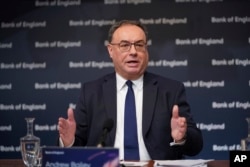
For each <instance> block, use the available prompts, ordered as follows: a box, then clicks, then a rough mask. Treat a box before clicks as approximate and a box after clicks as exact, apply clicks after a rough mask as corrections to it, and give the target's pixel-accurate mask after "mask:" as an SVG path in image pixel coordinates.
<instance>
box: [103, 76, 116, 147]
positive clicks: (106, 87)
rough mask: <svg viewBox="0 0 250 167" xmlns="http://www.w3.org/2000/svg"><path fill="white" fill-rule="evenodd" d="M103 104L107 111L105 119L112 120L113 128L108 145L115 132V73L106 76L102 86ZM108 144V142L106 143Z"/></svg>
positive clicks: (112, 139) (112, 141)
mask: <svg viewBox="0 0 250 167" xmlns="http://www.w3.org/2000/svg"><path fill="white" fill-rule="evenodd" d="M102 90H103V96H104V104H105V107H106V111H107V118H111V119H113V120H114V127H113V129H112V130H111V131H110V133H109V134H110V137H111V138H110V139H111V141H110V143H111V144H113V143H114V140H115V132H116V109H117V107H116V77H115V73H113V74H111V75H108V76H107V77H106V78H105V80H104V83H103V85H102ZM108 143H109V142H108Z"/></svg>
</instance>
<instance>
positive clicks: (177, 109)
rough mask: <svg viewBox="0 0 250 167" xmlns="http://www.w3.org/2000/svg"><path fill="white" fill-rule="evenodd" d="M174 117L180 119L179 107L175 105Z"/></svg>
mask: <svg viewBox="0 0 250 167" xmlns="http://www.w3.org/2000/svg"><path fill="white" fill-rule="evenodd" d="M172 117H173V118H178V117H179V107H178V106H177V105H174V107H173V110H172Z"/></svg>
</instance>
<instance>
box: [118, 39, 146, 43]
mask: <svg viewBox="0 0 250 167" xmlns="http://www.w3.org/2000/svg"><path fill="white" fill-rule="evenodd" d="M120 42H128V43H131V42H129V41H127V40H121V41H120ZM138 42H144V40H142V39H141V40H138V41H135V42H133V43H138Z"/></svg>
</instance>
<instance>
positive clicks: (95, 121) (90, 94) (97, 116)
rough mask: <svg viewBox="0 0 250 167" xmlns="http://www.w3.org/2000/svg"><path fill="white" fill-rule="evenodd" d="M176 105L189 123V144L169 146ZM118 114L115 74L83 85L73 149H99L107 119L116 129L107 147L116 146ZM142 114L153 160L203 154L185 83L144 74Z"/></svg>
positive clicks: (109, 138) (110, 134) (78, 105)
mask: <svg viewBox="0 0 250 167" xmlns="http://www.w3.org/2000/svg"><path fill="white" fill-rule="evenodd" d="M175 104H177V105H178V106H179V109H180V113H179V114H180V115H181V116H184V117H186V119H187V123H188V130H187V136H186V143H185V144H184V145H182V146H170V145H169V144H170V142H172V141H173V139H172V137H171V127H170V120H171V116H172V108H173V105H175ZM116 112H117V111H116V75H115V73H112V74H108V75H106V76H104V77H102V78H100V79H98V80H95V81H91V82H88V83H85V84H83V86H82V90H81V93H80V97H79V101H78V103H77V105H76V109H75V111H74V114H75V120H76V122H77V130H76V135H75V143H74V146H96V145H97V143H98V141H99V139H100V136H101V134H102V129H103V124H104V122H105V120H107V119H108V118H111V119H113V120H114V127H113V129H112V130H111V131H110V133H109V134H108V136H107V139H106V146H111V147H112V146H114V141H115V133H116V124H117V122H116ZM118 112H119V111H118ZM142 112H143V123H142V124H143V138H144V142H145V145H146V148H147V150H148V152H149V154H150V156H151V158H152V159H155V160H156V159H157V160H167V159H180V158H183V155H188V156H193V155H196V154H198V153H199V152H200V151H201V149H202V147H203V139H202V134H201V131H200V130H199V129H198V128H197V127H196V123H195V122H194V121H193V119H192V117H191V114H190V107H189V105H188V103H187V101H186V96H185V89H184V85H183V84H182V83H180V82H178V81H174V80H171V79H167V78H164V77H161V76H158V75H155V74H152V73H148V72H145V74H144V82H143V111H142Z"/></svg>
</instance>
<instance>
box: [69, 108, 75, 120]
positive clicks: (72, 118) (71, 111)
mask: <svg viewBox="0 0 250 167" xmlns="http://www.w3.org/2000/svg"><path fill="white" fill-rule="evenodd" d="M68 120H69V121H73V122H75V118H74V112H73V109H72V108H69V109H68Z"/></svg>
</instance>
